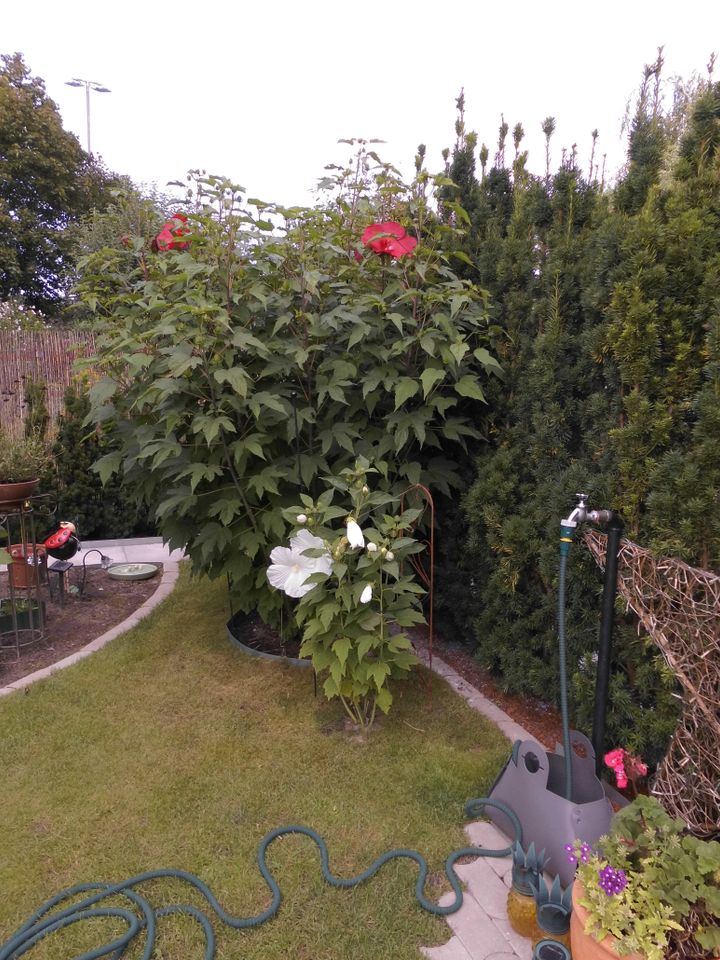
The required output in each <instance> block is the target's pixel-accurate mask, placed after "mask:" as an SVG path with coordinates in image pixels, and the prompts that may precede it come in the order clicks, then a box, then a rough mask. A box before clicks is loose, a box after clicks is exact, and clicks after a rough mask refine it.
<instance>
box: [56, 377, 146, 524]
mask: <svg viewBox="0 0 720 960" xmlns="http://www.w3.org/2000/svg"><path fill="white" fill-rule="evenodd" d="M88 389H89V387H88V384H87V383H86V382H84V381H81V380H76V381H74V382H73V383H71V384H70V386H69V387H68V388H67V390H66V391H65V396H64V402H63V410H62V413H61V414H60V417H59V419H58V425H57V434H56V436H55V440H54V442H53V447H52V454H53V463H54V465H55V470H54V476H53V487H52V494H53V497H54V499H55V501H56V503H57V514H56V515H57V517H58V518H59V519H60V520H70V521H72V522H73V523H75V524H76V526H77V528H78V532H79V534H80V536H81V537H83V538H84V539H86V540H91V539H94V540H102V539H109V538H115V537H127V536H130V535H131V534H133V533H138V532H148V520H147V514H146V511H145V510H144V509H143V508H142V507H141V506H139V505H138V504H137V503H136V502H135V500H134V498H133V497H132V496H131V493H130V491H128V490H127V489H126V486H125V485H124V484H123V482H122V477H121V476H114V477H112V478H111V479H110V480H109V481H108V482H107V483H106V484H105V485H104V486H103V484H102V483H101V481H100V478H99V477H98V475H97V473H95V472H94V471H93V469H92V467H93V464H94V463H96V462H97V461H98V460H99V459H100V458H101V457H102V456H106V455H107V454H108V453H109V452H111V451H112V450H113V449H115V448H116V447H117V442H116V440H115V438H114V437H113V435H112V433H111V432H109V431H103V430H101V429H93V428H91V427H88V426H87V425H86V422H85V421H86V418H87V416H88V413H89V411H90V400H89V397H88Z"/></svg>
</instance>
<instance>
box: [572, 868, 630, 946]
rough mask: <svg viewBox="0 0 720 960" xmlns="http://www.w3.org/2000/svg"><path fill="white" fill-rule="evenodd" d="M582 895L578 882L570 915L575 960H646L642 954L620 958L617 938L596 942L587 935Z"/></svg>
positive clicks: (606, 938) (585, 911)
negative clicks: (580, 898) (580, 899)
mask: <svg viewBox="0 0 720 960" xmlns="http://www.w3.org/2000/svg"><path fill="white" fill-rule="evenodd" d="M582 895H583V888H582V885H581V884H580V883H579V882H578V881H577V880H576V881H575V883H574V885H573V894H572V906H573V909H572V913H571V915H570V949H571V952H572V957H573V960H645V958H644V956H643V954H641V953H626V954H625V955H624V957H619V954H618V952H617V949H616V946H617V942H618V941H617V940H616V939H615V937H612V936H608V937H605V939H604V940H596V939H595V938H594V937H592V936H590V934H589V933H585V924H586V923H587V919H588V912H587V910H586V909H585V907H582V906H581V905H580V904H579V903H578V898H579V897H582Z"/></svg>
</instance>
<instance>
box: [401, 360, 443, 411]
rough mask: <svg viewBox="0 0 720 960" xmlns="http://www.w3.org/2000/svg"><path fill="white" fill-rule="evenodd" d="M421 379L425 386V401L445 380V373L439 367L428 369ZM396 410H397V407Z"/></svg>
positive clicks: (424, 371)
mask: <svg viewBox="0 0 720 960" xmlns="http://www.w3.org/2000/svg"><path fill="white" fill-rule="evenodd" d="M420 379H421V381H422V385H423V399H427V395H428V394H429V393H430V391H431V390H432V388H433V387H434V386H435V384H436V383H439V382H440V381H441V380H444V379H445V371H444V370H440V369H439V368H438V367H426V368H425V370H423V372H422V373H421V374H420ZM395 409H397V407H396V408H395Z"/></svg>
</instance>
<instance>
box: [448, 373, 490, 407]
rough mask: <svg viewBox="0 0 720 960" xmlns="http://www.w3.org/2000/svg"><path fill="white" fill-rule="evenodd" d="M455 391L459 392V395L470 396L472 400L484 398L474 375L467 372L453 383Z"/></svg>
mask: <svg viewBox="0 0 720 960" xmlns="http://www.w3.org/2000/svg"><path fill="white" fill-rule="evenodd" d="M455 392H456V393H459V394H460V396H461V397H471V398H472V399H473V400H483V401H484V400H485V394H484V393H483V392H482V389H481V387H480V384H479V383H478V382H477V380H476V379H475V377H471V376H470V375H469V374H467V375H466V376H464V377H461V378H460V379H459V380H458V382H457V383H456V384H455Z"/></svg>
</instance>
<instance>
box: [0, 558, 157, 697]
mask: <svg viewBox="0 0 720 960" xmlns="http://www.w3.org/2000/svg"><path fill="white" fill-rule="evenodd" d="M161 576H162V567H161V568H160V571H159V572H158V573H157V574H156V575H155V576H154V577H151V578H150V579H149V580H130V581H128V580H113V579H112V577H109V576H108V575H107V573H106V572H105V570H103V569H101V567H99V566H98V567H94V566H93V567H91V566H89V565H88V568H87V579H86V582H85V588H84V590H83V593H82V596H80V595H79V594H78V593H72V592H66V594H65V603H64V605H63V606H61V605H60V600H59V591H58V590H57V588H55V597H54V598H53V599H51V598H50V595H49V592H48V590H47V588H46V587H42V588H41V595H42V599H43V600H44V601H45V641H44V642H43V641H38V642H37V643H35V644H33V645H32V646H30V645H28V646H26V647H24V648H22V649H21V651H20V659H19V660H17V659H16V655H15V647H14V638H13V637H12V636H10V637H8V636H5V638H4V640H3V644H4V646H3V648H2V649H0V686H5V685H7V684H8V683H12V682H13V681H14V680H19V679H20V677H24V676H26V675H27V674H29V673H33V672H34V671H35V670H40V669H42V668H43V667H49V666H50V665H51V664H53V663H57V661H58V660H62V659H63V658H64V657H67V656H69V655H70V654H71V653H74V652H75V651H76V650H79V649H81V647H84V646H85V645H86V644H88V643H90V642H91V641H92V640H95V639H96V638H97V637H99V636H101V635H102V634H103V633H105V631H106V630H109V629H110V628H111V627H114V626H115V625H116V624H118V623H121V622H122V621H123V620H124V619H125V618H126V617H128V616H130V614H131V613H133V611H135V610H137V608H138V607H140V606H142V604H143V603H144V602H145V601H146V600H147V599H148V597H150V596H152V594H153V593H154V592H155V590H156V589H157V587H158V585H159V583H160V578H161ZM81 577H82V574H81V572H80V570H79V569H78V570H72V571H70V573H69V580H68V585H69V586H75V587H79V586H80V580H81ZM17 592H18V594H19V595H20V596H22V591H17ZM7 596H9V590H8V580H7V574H6V573H2V574H0V597H7ZM8 644H9V645H10V646H8Z"/></svg>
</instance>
